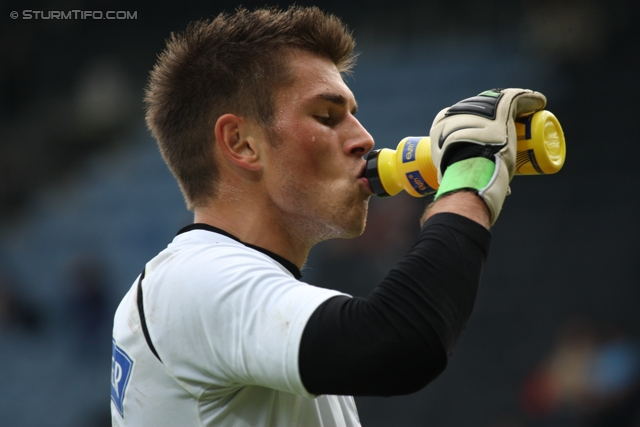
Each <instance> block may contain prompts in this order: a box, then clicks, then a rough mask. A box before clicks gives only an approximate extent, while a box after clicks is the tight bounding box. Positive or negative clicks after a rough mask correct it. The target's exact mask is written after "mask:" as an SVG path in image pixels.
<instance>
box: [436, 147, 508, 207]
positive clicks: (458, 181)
mask: <svg viewBox="0 0 640 427" xmlns="http://www.w3.org/2000/svg"><path fill="white" fill-rule="evenodd" d="M495 169H496V164H495V163H494V162H492V161H491V160H489V159H485V158H484V157H474V158H471V159H466V160H462V161H460V162H456V163H454V164H452V165H451V166H449V167H448V168H447V170H446V172H445V174H444V176H443V177H442V181H441V182H440V188H439V189H438V192H437V193H436V196H435V198H434V200H437V199H438V198H439V197H441V196H443V195H445V194H447V193H450V192H452V191H456V190H462V189H465V188H467V189H473V190H476V191H481V190H482V189H484V188H486V187H487V185H488V184H489V182H490V181H491V178H492V177H493V174H494V172H495Z"/></svg>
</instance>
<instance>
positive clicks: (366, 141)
mask: <svg viewBox="0 0 640 427" xmlns="http://www.w3.org/2000/svg"><path fill="white" fill-rule="evenodd" d="M349 122H350V128H351V129H350V132H349V138H348V139H347V141H346V143H345V147H344V149H345V152H346V153H347V154H348V155H350V156H357V157H364V156H365V155H366V154H367V153H368V152H369V151H371V150H372V149H373V146H374V145H375V142H374V141H373V137H372V136H371V134H370V133H369V132H367V130H366V129H365V128H364V126H362V124H360V122H359V121H358V119H356V118H355V117H354V116H351V117H350V120H349Z"/></svg>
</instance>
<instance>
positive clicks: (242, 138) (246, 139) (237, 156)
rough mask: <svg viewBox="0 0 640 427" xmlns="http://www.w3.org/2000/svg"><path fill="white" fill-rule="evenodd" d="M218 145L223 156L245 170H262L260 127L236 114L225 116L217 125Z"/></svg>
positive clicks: (220, 118)
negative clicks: (259, 143)
mask: <svg viewBox="0 0 640 427" xmlns="http://www.w3.org/2000/svg"><path fill="white" fill-rule="evenodd" d="M215 135H216V144H217V145H218V147H219V148H220V151H221V153H222V155H223V156H224V157H225V158H227V159H228V160H230V161H231V162H233V163H234V164H236V165H238V166H240V167H241V168H243V169H248V170H251V171H256V170H259V169H260V168H261V166H262V165H261V163H260V147H259V145H258V141H259V140H260V138H262V131H261V130H260V127H259V126H258V125H257V124H255V123H253V122H252V121H247V120H245V119H243V118H241V117H238V116H236V115H235V114H224V115H222V116H220V117H219V118H218V120H217V121H216V125H215Z"/></svg>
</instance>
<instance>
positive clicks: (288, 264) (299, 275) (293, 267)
mask: <svg viewBox="0 0 640 427" xmlns="http://www.w3.org/2000/svg"><path fill="white" fill-rule="evenodd" d="M192 230H205V231H211V232H212V233H218V234H222V235H223V236H227V237H229V238H230V239H233V240H235V241H236V242H239V243H242V244H243V245H245V246H247V247H249V248H251V249H255V250H256V251H258V252H262V253H263V254H265V255H267V256H268V257H270V258H271V259H273V260H275V261H277V262H279V263H280V264H282V266H283V267H284V268H286V269H287V270H289V272H290V273H291V274H293V277H295V278H296V279H298V280H300V279H301V278H302V273H300V269H299V268H298V267H297V266H296V265H295V264H294V263H292V262H291V261H289V260H288V259H286V258H284V257H281V256H280V255H278V254H276V253H273V252H271V251H270V250H268V249H265V248H261V247H260V246H256V245H252V244H251V243H245V242H243V241H242V240H240V239H238V238H237V237H236V236H234V235H233V234H231V233H228V232H226V231H224V230H221V229H219V228H218V227H214V226H212V225H209V224H201V223H195V224H189V225H187V226H186V227H183V228H182V229H180V231H178V235H180V234H183V233H186V232H188V231H192Z"/></svg>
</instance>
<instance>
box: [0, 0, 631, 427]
mask: <svg viewBox="0 0 640 427" xmlns="http://www.w3.org/2000/svg"><path fill="white" fill-rule="evenodd" d="M635 3H636V2H633V1H631V0H629V1H615V2H612V1H608V2H607V1H604V0H553V1H549V0H540V1H535V2H532V1H527V2H525V1H521V0H517V1H501V0H484V1H480V0H447V1H442V0H424V1H420V2H418V1H407V2H399V1H391V0H355V1H349V2H347V1H330V0H324V1H322V2H320V3H317V5H318V6H320V7H321V8H323V9H324V10H325V11H328V12H332V13H335V14H337V15H338V16H340V17H342V18H343V19H344V21H345V22H346V23H347V24H348V25H349V26H350V27H351V28H352V29H353V30H354V33H355V36H356V39H357V41H358V47H357V50H358V51H359V52H360V53H361V55H360V60H359V64H358V66H357V67H356V69H355V74H354V76H353V77H351V78H349V85H350V86H351V88H352V90H353V91H354V93H355V95H356V98H357V99H358V101H359V104H360V112H359V118H360V120H361V122H362V123H363V124H364V125H365V127H367V128H368V129H369V131H370V132H371V134H372V135H373V136H374V138H375V139H376V142H377V146H378V147H390V148H392V147H395V145H396V144H397V142H398V141H399V140H400V139H401V138H403V137H404V136H408V135H422V134H426V133H428V131H429V127H430V124H431V121H432V119H433V117H434V116H435V114H436V113H437V112H438V111H439V110H440V109H441V108H443V107H445V106H448V105H450V104H452V103H454V102H457V101H458V100H460V99H462V98H465V97H468V96H472V95H475V94H476V93H479V92H481V91H483V90H485V89H489V88H492V87H529V88H532V89H536V90H539V91H541V92H543V93H544V94H546V95H547V97H548V99H549V103H548V106H547V109H549V110H550V111H552V112H554V113H555V114H556V116H557V117H558V118H559V120H560V122H561V123H562V125H563V127H564V131H565V135H566V138H567V145H568V156H567V163H566V165H565V167H564V169H563V170H562V171H561V172H560V173H559V174H558V175H555V176H550V177H526V178H525V177H517V178H515V180H514V182H513V185H512V189H513V194H512V195H511V196H509V198H508V200H507V203H506V205H505V210H504V211H503V213H502V215H501V218H500V221H499V222H498V224H497V225H496V227H495V228H494V229H493V235H494V242H493V246H492V253H491V257H490V259H489V262H488V264H487V266H486V269H485V273H484V276H483V280H482V285H481V288H480V293H479V296H478V301H477V304H476V307H475V310H474V314H473V315H472V317H471V320H470V322H469V325H468V327H467V330H466V331H465V333H464V335H463V337H462V339H461V340H460V342H459V344H458V347H457V348H456V351H455V353H454V354H453V356H452V358H451V359H450V363H449V367H448V369H447V370H446V371H445V373H444V374H443V375H442V376H441V377H440V378H438V379H437V380H436V381H435V382H434V383H433V384H431V385H430V386H429V387H427V388H426V389H424V390H423V391H421V392H419V393H416V394H414V395H410V396H402V397H394V398H358V399H357V401H358V405H359V411H360V417H361V420H362V422H363V425H364V426H367V427H374V426H432V427H466V426H478V427H550V426H557V427H572V426H579V427H582V426H594V427H595V426H610V427H627V426H635V427H637V426H640V414H639V413H638V408H639V407H640V397H639V396H640V391H639V390H640V388H639V386H640V375H639V371H640V366H639V361H640V353H639V352H638V340H639V339H640V314H639V308H640V269H639V267H638V265H639V264H638V257H639V255H640V239H639V238H640V225H639V221H638V219H637V216H638V214H637V212H638V209H639V208H640V197H639V196H638V194H637V188H638V185H639V184H640V179H639V178H638V174H637V167H638V166H637V162H638V158H640V144H639V143H638V138H637V135H636V134H635V133H636V129H635V126H636V124H637V122H636V120H637V116H638V113H637V111H636V110H637V105H638V99H640V83H639V79H638V76H639V72H640V51H639V50H638V46H640V43H639V42H640V40H639V39H640V37H639V32H638V29H637V22H638V18H639V17H640V16H639V14H638V7H637V4H635ZM238 4H239V3H236V2H232V1H226V0H225V1H222V0H218V1H215V0H214V1H210V2H190V3H189V4H188V5H187V4H178V3H177V2H169V1H157V2H150V3H146V4H142V3H138V2H131V1H127V2H125V1H118V0H116V1H94V2H87V1H82V0H77V1H73V0H60V1H35V0H34V1H23V2H17V1H2V2H0V11H1V12H2V13H1V14H0V48H1V52H2V57H1V58H0V395H1V396H2V398H1V399H0V425H1V426H7V427H9V426H11V427H26V426H51V427H57V426H61V427H62V426H86V427H103V426H108V425H110V420H109V376H110V375H109V371H110V359H109V355H110V347H111V342H110V326H111V325H110V322H111V316H112V314H113V311H114V309H115V306H116V305H117V303H118V301H119V300H120V298H121V297H122V295H123V294H124V293H125V292H126V290H127V289H128V288H129V286H130V285H131V283H132V281H133V280H134V278H135V277H136V275H137V274H138V273H139V271H140V270H141V269H142V266H143V265H144V263H145V262H146V261H147V260H148V259H149V258H150V257H152V256H153V255H155V254H156V253H157V252H158V251H160V250H162V249H163V248H164V246H165V245H166V244H167V243H168V242H169V241H170V240H171V239H172V237H173V235H174V234H175V232H176V231H177V230H178V229H179V228H180V227H182V226H183V225H185V224H187V223H189V222H190V221H191V216H190V213H189V212H188V211H186V209H185V208H184V204H183V202H182V197H181V195H180V193H179V190H178V187H177V185H176V184H175V183H174V181H173V178H172V177H171V175H170V174H169V172H168V171H167V169H166V167H165V166H164V164H163V162H162V160H161V158H160V156H159V154H158V153H157V150H156V147H155V143H154V141H153V140H152V139H151V138H150V136H149V133H148V132H147V131H146V129H145V126H144V118H143V110H142V103H141V99H142V94H143V88H144V86H145V83H146V77H147V73H148V71H149V69H150V68H151V67H152V65H153V64H154V61H155V57H156V55H157V54H158V53H159V52H160V50H161V49H162V47H163V41H164V39H165V38H166V37H167V36H168V35H169V33H170V32H171V31H180V30H182V29H184V28H185V26H186V24H187V23H188V22H189V21H192V20H194V19H200V18H207V17H211V16H213V15H216V14H217V13H219V12H220V11H223V10H227V11H231V10H233V9H234V8H235V7H236V6H237V5H238ZM242 4H244V5H245V6H247V7H250V8H251V7H254V6H263V5H265V4H269V5H275V4H280V5H287V4H289V2H279V3H278V2H267V1H245V2H243V3H242ZM297 4H300V5H311V4H314V3H313V2H309V1H298V2H297ZM27 10H30V11H42V12H41V13H40V14H39V15H38V14H37V13H36V14H34V13H31V14H30V15H29V13H28V12H25V11H27ZM71 10H79V11H85V12H86V11H102V12H103V13H106V12H107V11H127V12H130V15H129V16H130V17H131V18H133V17H135V19H117V20H106V19H103V20H96V19H93V15H90V16H87V15H86V14H85V15H84V16H85V19H80V18H77V19H65V20H59V19H45V18H46V17H50V16H51V14H50V12H51V11H71ZM12 12H17V18H15V19H14V18H13V16H12V15H11V13H12ZM134 12H135V14H134ZM14 16H15V15H14ZM27 16H31V17H32V18H33V19H25V18H26V17H27ZM76 16H78V15H76ZM36 18H37V19H36ZM424 204H425V200H417V199H412V198H410V197H408V196H406V197H405V196H402V195H400V196H397V197H394V198H392V199H376V200H372V203H371V206H372V207H371V216H370V219H369V226H368V229H367V231H366V232H365V234H364V235H363V236H362V237H360V238H358V239H354V240H351V241H332V242H326V243H323V244H321V245H319V246H318V247H317V248H316V249H315V250H314V252H313V253H312V255H311V257H310V260H309V263H308V265H307V267H306V268H305V270H304V271H303V273H304V275H305V280H307V281H309V282H311V283H314V284H320V285H323V286H326V287H332V288H336V289H340V290H342V291H345V292H348V293H351V294H353V295H366V294H367V293H368V292H369V291H370V290H371V288H372V287H373V286H374V284H375V283H376V280H379V279H380V278H381V277H383V275H384V272H385V271H386V270H387V269H388V268H390V267H391V266H392V265H393V263H394V262H395V261H396V260H397V259H398V258H399V257H400V256H401V254H402V252H403V251H404V250H405V249H406V248H407V247H408V246H409V245H410V244H411V241H412V236H414V235H415V233H416V231H417V227H418V226H417V220H418V217H419V214H420V211H421V210H422V208H423V206H424Z"/></svg>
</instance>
